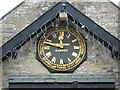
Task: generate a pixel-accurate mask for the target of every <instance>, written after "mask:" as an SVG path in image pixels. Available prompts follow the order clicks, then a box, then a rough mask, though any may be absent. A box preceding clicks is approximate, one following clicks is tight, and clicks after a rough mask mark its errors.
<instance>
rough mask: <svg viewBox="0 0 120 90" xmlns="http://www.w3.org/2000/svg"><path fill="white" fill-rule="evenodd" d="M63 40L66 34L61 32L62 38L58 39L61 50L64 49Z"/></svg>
mask: <svg viewBox="0 0 120 90" xmlns="http://www.w3.org/2000/svg"><path fill="white" fill-rule="evenodd" d="M63 39H64V32H60V36H59V37H58V40H59V41H60V46H61V48H63V42H62V40H63Z"/></svg>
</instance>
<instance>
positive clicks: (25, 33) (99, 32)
mask: <svg viewBox="0 0 120 90" xmlns="http://www.w3.org/2000/svg"><path fill="white" fill-rule="evenodd" d="M63 3H64V4H65V5H66V8H65V10H66V11H67V13H68V17H69V19H71V20H73V18H74V20H76V22H77V23H79V26H82V25H84V26H85V27H84V28H85V30H86V32H88V33H90V34H91V35H92V36H94V37H96V38H97V39H98V40H99V41H100V42H103V44H104V45H106V44H107V45H109V47H108V48H109V49H110V50H111V51H113V52H117V55H119V54H120V47H119V46H120V40H118V39H117V38H115V37H114V36H113V35H111V34H110V33H108V32H107V31H106V30H104V29H103V28H102V27H100V26H99V25H97V24H96V23H95V22H94V21H92V20H91V19H89V18H88V17H87V16H85V15H84V14H83V13H81V12H80V11H78V10H77V9H76V8H74V7H73V6H72V5H70V4H69V3H68V2H59V3H58V4H56V5H55V6H54V7H53V8H51V9H50V10H49V11H48V12H46V13H45V14H43V15H42V16H41V17H39V18H38V19H37V20H35V21H34V22H33V23H32V24H30V25H29V26H28V27H26V28H25V29H23V30H22V31H21V32H20V33H18V34H17V35H16V36H15V37H13V38H12V39H11V40H9V41H8V42H7V43H5V44H4V45H3V46H2V47H1V48H0V51H2V53H1V55H0V56H1V57H0V58H1V59H2V58H4V57H5V56H6V55H7V54H8V55H9V53H10V52H14V48H16V47H19V48H20V46H19V45H24V44H25V42H24V41H25V40H28V41H29V36H30V37H34V36H35V35H37V34H36V32H39V31H40V28H42V27H44V25H46V24H49V21H50V20H52V19H53V18H54V17H56V15H57V14H58V13H59V12H60V11H61V9H62V4H63Z"/></svg>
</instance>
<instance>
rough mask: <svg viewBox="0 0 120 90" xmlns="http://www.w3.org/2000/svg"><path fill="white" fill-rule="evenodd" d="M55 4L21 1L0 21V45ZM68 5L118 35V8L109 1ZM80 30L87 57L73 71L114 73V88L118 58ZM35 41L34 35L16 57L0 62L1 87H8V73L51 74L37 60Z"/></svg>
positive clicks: (76, 72) (31, 0) (75, 72)
mask: <svg viewBox="0 0 120 90" xmlns="http://www.w3.org/2000/svg"><path fill="white" fill-rule="evenodd" d="M56 3H57V2H41V1H39V0H34V1H33V0H27V1H26V2H25V3H23V4H22V5H21V6H19V7H18V8H17V9H16V10H14V11H13V12H11V13H10V14H9V15H8V16H6V17H5V18H4V19H3V20H2V21H1V22H2V23H0V25H1V27H2V28H1V30H2V44H0V45H3V44H4V43H6V42H7V41H8V40H10V39H11V38H12V37H14V36H15V35H16V34H17V33H19V32H20V31H22V30H23V29H24V28H25V27H26V26H28V25H29V24H30V23H32V22H33V21H35V20H36V19H37V18H38V17H39V16H41V15H42V14H43V13H45V12H46V11H47V10H49V9H50V8H51V7H52V6H54V5H55V4H56ZM71 4H72V5H73V6H75V7H76V8H77V9H78V10H80V11H81V12H82V13H84V14H85V15H86V16H88V17H90V18H91V19H92V20H93V21H94V22H96V23H97V24H99V25H100V26H102V27H103V28H105V29H106V30H107V31H108V32H109V33H111V34H112V35H114V36H115V37H117V38H118V37H119V34H118V32H119V28H118V24H119V21H118V9H117V8H116V7H115V6H113V5H112V4H111V3H110V2H72V0H71ZM81 33H82V34H83V36H84V37H86V39H87V49H88V51H87V52H88V54H87V60H86V61H85V62H84V63H83V64H81V65H80V66H79V67H78V68H77V69H76V70H75V71H74V73H73V74H76V75H77V74H101V73H114V74H115V77H116V88H118V81H119V80H118V59H116V58H112V57H111V52H110V51H109V50H108V49H107V48H106V47H104V46H103V45H102V44H101V43H99V42H98V41H97V40H95V39H94V38H93V37H91V36H90V35H88V34H87V33H85V32H84V31H81ZM119 39H120V38H119ZM36 41H37V37H35V38H33V39H32V40H31V41H29V42H28V43H27V44H25V45H24V46H23V47H22V48H21V49H19V50H17V57H16V58H15V59H6V60H5V61H4V62H3V66H2V70H3V73H2V75H3V77H2V75H0V76H1V77H2V81H3V82H2V87H3V88H7V87H8V77H9V75H44V74H50V72H49V71H48V70H47V69H46V68H45V67H44V66H43V65H42V64H41V63H40V62H39V61H38V60H37V59H36ZM1 65H2V64H0V66H1ZM53 75H54V74H53ZM0 80H1V78H0Z"/></svg>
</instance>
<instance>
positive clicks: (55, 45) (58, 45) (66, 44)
mask: <svg viewBox="0 0 120 90" xmlns="http://www.w3.org/2000/svg"><path fill="white" fill-rule="evenodd" d="M44 43H45V44H48V45H51V46H54V47H60V48H62V47H61V46H60V44H59V43H50V42H44ZM62 45H63V46H70V44H69V43H62Z"/></svg>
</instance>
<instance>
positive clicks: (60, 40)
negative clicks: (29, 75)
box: [37, 28, 86, 72]
mask: <svg viewBox="0 0 120 90" xmlns="http://www.w3.org/2000/svg"><path fill="white" fill-rule="evenodd" d="M37 51H38V56H39V59H40V61H41V62H42V63H43V64H44V65H45V66H46V67H47V68H48V69H49V70H51V71H53V72H54V71H57V72H64V71H71V70H73V69H75V67H77V66H78V65H80V63H81V62H83V60H84V58H85V55H86V44H85V41H84V39H83V37H82V36H81V35H78V34H77V33H76V32H75V31H74V29H72V28H68V29H65V28H59V30H56V29H55V28H51V29H49V30H48V32H47V33H46V35H45V36H44V35H43V36H41V37H40V39H39V41H38V49H37Z"/></svg>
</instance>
